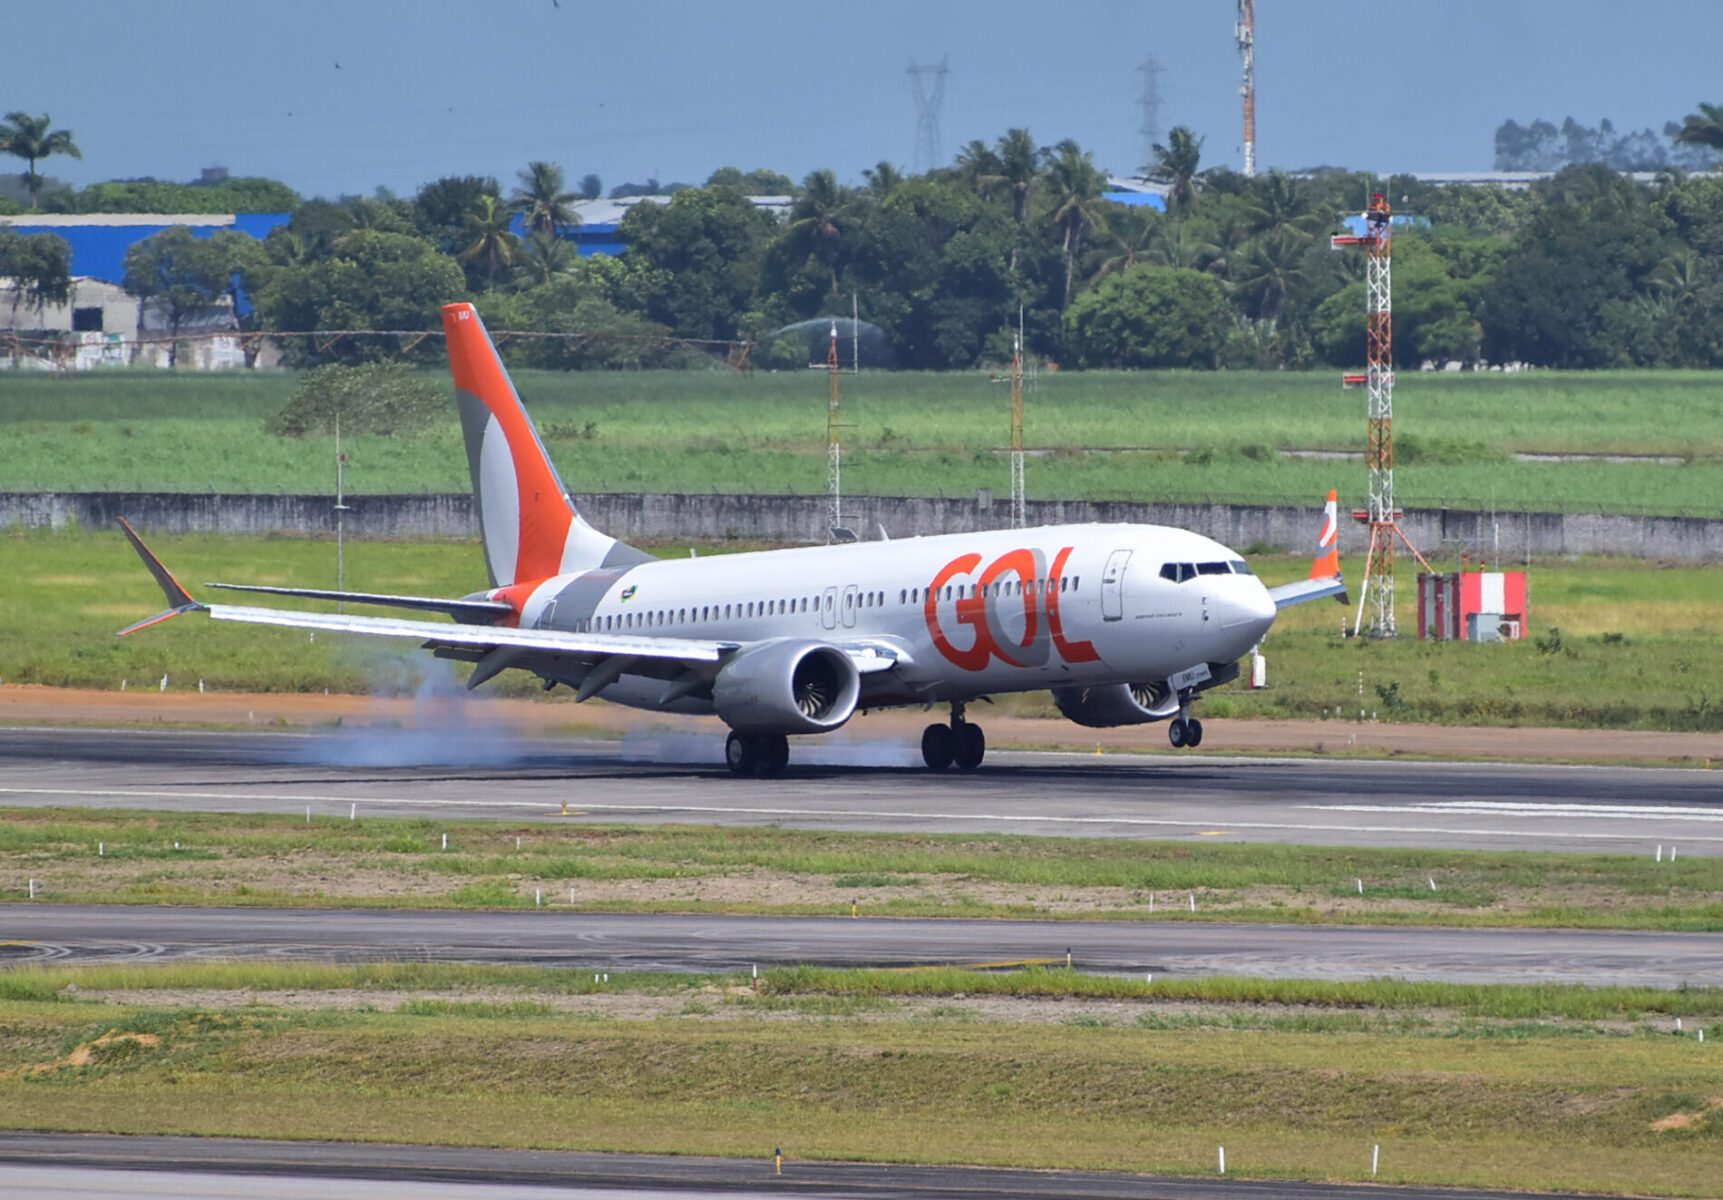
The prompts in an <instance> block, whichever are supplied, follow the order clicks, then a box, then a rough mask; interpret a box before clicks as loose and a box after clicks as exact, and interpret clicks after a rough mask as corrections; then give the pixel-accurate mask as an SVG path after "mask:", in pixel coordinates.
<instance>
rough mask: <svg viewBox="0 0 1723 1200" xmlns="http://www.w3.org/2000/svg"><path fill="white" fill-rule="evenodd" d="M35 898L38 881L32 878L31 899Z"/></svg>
mask: <svg viewBox="0 0 1723 1200" xmlns="http://www.w3.org/2000/svg"><path fill="white" fill-rule="evenodd" d="M35 898H36V881H35V880H34V879H32V880H31V881H30V899H32V900H34V899H35Z"/></svg>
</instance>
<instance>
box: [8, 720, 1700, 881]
mask: <svg viewBox="0 0 1723 1200" xmlns="http://www.w3.org/2000/svg"><path fill="white" fill-rule="evenodd" d="M719 752H720V751H719V742H718V740H717V739H716V738H712V737H710V736H708V735H695V734H688V735H675V734H665V735H661V736H641V737H634V738H630V739H625V740H624V741H623V742H622V743H621V744H620V745H619V744H618V743H616V742H596V741H595V742H579V741H542V740H534V741H526V740H520V739H511V738H507V737H504V736H500V735H499V736H496V737H487V736H479V735H476V734H475V733H474V732H473V731H471V730H448V731H442V732H437V731H431V732H425V731H416V732H389V731H383V732H375V733H367V734H364V735H346V734H325V735H307V734H284V733H234V734H228V733H186V732H177V731H176V732H148V731H145V732H140V731H132V730H126V731H92V730H83V729H76V730H39V729H6V730H0V805H20V804H30V805H77V806H98V807H119V806H123V807H137V808H150V809H166V810H198V811H216V812H262V811H274V812H299V811H303V810H304V809H306V808H308V807H309V808H310V809H311V811H312V813H313V815H319V814H320V815H325V816H335V815H339V816H347V815H350V814H351V813H354V812H358V813H362V814H364V815H371V816H381V815H393V816H421V817H425V816H429V817H443V818H461V819H470V818H498V819H506V820H511V821H520V820H538V819H542V820H553V819H554V820H573V821H588V822H609V823H614V822H634V823H661V822H682V823H697V824H719V825H785V826H794V827H797V828H810V829H821V828H824V829H851V830H875V831H895V832H926V833H931V832H952V833H973V832H1002V833H1020V834H1036V835H1064V836H1084V837H1123V838H1157V839H1194V838H1226V839H1230V840H1235V841H1254V842H1302V843H1307V844H1319V845H1346V846H1402V847H1429V848H1443V849H1496V850H1502V849H1528V850H1529V849H1536V850H1565V851H1579V852H1613V853H1635V854H1637V853H1645V854H1651V853H1654V847H1655V846H1657V845H1664V846H1679V848H1680V852H1681V853H1683V854H1719V853H1723V774H1719V773H1715V772H1710V771H1701V770H1675V769H1657V768H1632V767H1556V766H1546V765H1538V766H1523V765H1504V764H1464V763H1461V764H1449V763H1410V762H1363V761H1351V760H1340V761H1329V760H1314V759H1312V760H1303V759H1245V758H1234V759H1225V758H1212V757H1211V758H1205V757H1198V756H1191V757H1177V758H1175V757H1170V756H1156V757H1147V756H1143V757H1138V756H1127V755H1107V756H1093V755H1074V754H1037V753H1024V752H1012V753H999V754H993V755H990V756H989V758H988V760H987V763H986V765H985V766H984V767H983V768H982V769H981V770H980V771H978V772H976V773H974V774H972V775H971V774H962V773H957V772H951V773H946V774H941V775H933V774H931V773H929V772H927V771H924V770H921V769H919V768H916V767H913V766H911V765H909V764H910V760H911V757H912V751H911V750H910V749H909V748H907V747H905V746H901V745H897V744H895V743H876V742H866V741H861V740H846V739H845V738H844V736H843V735H839V736H838V737H837V738H836V739H834V740H831V741H825V742H807V743H803V742H801V741H800V740H798V743H797V746H796V750H795V759H794V760H793V765H792V767H791V769H790V771H789V773H788V774H786V775H785V776H784V777H782V778H778V779H770V780H762V779H735V778H732V777H731V776H730V775H729V774H728V773H727V772H726V771H724V769H723V768H722V767H720V766H718V765H717V763H718V761H719ZM565 806H566V808H567V810H568V811H567V812H566V813H565V812H564V808H565Z"/></svg>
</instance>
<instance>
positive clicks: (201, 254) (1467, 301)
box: [0, 105, 1723, 369]
mask: <svg viewBox="0 0 1723 1200" xmlns="http://www.w3.org/2000/svg"><path fill="white" fill-rule="evenodd" d="M18 115H19V114H13V115H12V118H9V120H11V119H13V118H16V117H17V116H18ZM41 121H42V122H43V129H41V130H38V131H37V132H38V133H42V132H45V131H46V118H42V119H41ZM1676 137H1677V140H1678V141H1679V142H1680V143H1681V144H1682V145H1686V146H1691V147H1695V148H1709V149H1713V150H1714V149H1718V148H1723V108H1719V107H1717V106H1711V105H1701V106H1700V112H1699V113H1697V114H1695V115H1693V116H1690V117H1689V118H1687V121H1686V123H1685V124H1684V125H1683V126H1682V128H1681V129H1680V130H1679V131H1678V133H1677V135H1676ZM68 140H69V139H68ZM31 170H32V172H33V171H34V161H33V160H32V165H31ZM1148 170H1149V174H1150V176H1151V178H1154V179H1156V180H1158V181H1159V182H1160V183H1161V184H1163V185H1164V188H1165V192H1166V199H1167V208H1166V211H1165V212H1160V211H1156V210H1155V209H1153V208H1150V207H1146V206H1128V205H1123V204H1118V203H1114V202H1112V201H1109V200H1107V199H1106V198H1105V197H1104V195H1103V193H1104V192H1105V191H1106V190H1107V181H1106V178H1105V176H1104V174H1103V172H1101V171H1100V170H1099V168H1098V167H1097V166H1096V165H1095V163H1094V160H1093V156H1092V154H1091V153H1090V152H1089V151H1087V150H1085V149H1083V148H1082V147H1081V146H1080V145H1078V144H1077V143H1076V142H1073V141H1069V140H1066V141H1062V142H1058V143H1055V144H1052V145H1043V144H1040V143H1038V142H1037V141H1036V139H1035V138H1034V137H1033V136H1032V135H1031V134H1030V133H1029V131H1027V130H1024V129H1012V130H1008V131H1007V132H1006V133H1004V134H1003V135H1001V136H1000V137H998V138H997V139H994V140H993V141H991V142H986V141H974V142H971V143H969V144H968V145H966V146H964V147H963V148H962V150H961V151H960V152H959V153H958V154H957V156H956V158H955V159H954V161H953V162H952V163H951V164H949V165H948V166H946V167H943V168H940V169H937V170H933V171H929V172H927V173H926V174H923V175H915V176H911V175H907V174H905V173H904V172H902V171H901V170H900V169H898V168H897V167H895V166H893V165H892V164H890V163H885V162H882V163H878V164H876V165H875V166H873V167H871V168H868V169H867V170H865V171H863V172H862V173H861V181H860V182H859V183H857V184H854V185H849V184H845V183H843V182H841V181H840V180H839V179H838V177H837V176H836V174H835V173H834V172H832V171H830V170H819V171H814V172H812V173H810V174H809V175H807V176H806V177H805V178H804V179H803V180H802V181H801V183H800V184H799V185H791V184H790V181H789V180H787V179H785V178H784V177H783V176H781V175H776V174H775V173H773V172H770V171H752V172H744V171H742V170H740V169H737V168H728V167H727V168H724V169H722V170H720V171H718V172H715V173H714V174H713V176H712V177H711V178H710V179H708V181H707V182H706V183H705V184H704V185H702V186H698V187H679V188H678V189H676V191H675V192H674V194H673V195H671V196H670V197H669V198H668V200H667V201H666V202H663V203H640V204H636V205H633V206H632V207H630V208H629V209H628V211H627V213H626V215H625V216H624V217H623V219H622V221H621V224H620V228H619V230H618V234H619V237H620V240H621V241H622V242H623V243H625V245H626V247H627V251H626V253H624V254H621V255H616V256H594V257H586V258H582V257H579V256H578V255H577V253H576V251H575V248H574V246H573V245H572V244H571V243H570V242H569V241H568V240H566V239H565V237H563V236H560V235H563V234H566V233H568V231H569V230H570V229H571V228H572V227H574V226H575V225H576V224H577V223H578V218H577V216H576V209H575V207H574V206H575V202H576V200H577V199H579V198H581V197H582V196H585V195H589V194H590V193H592V192H594V191H596V190H598V181H597V179H596V177H590V176H589V177H588V179H587V180H585V181H583V183H582V186H581V187H579V188H577V189H570V188H568V187H567V186H566V185H565V175H564V172H563V171H562V169H561V168H560V167H558V166H557V165H555V164H552V163H548V162H534V163H531V164H528V166H527V167H526V168H525V169H523V170H522V171H521V172H520V173H519V175H518V177H517V179H516V180H515V182H514V184H513V186H511V187H510V188H509V189H507V191H506V192H505V190H504V188H502V187H501V186H500V185H499V183H498V181H497V180H495V179H493V178H489V177H484V176H450V177H445V178H442V179H438V180H435V181H433V182H431V183H429V184H426V185H425V186H424V187H422V188H420V189H419V190H418V191H417V193H415V194H414V195H413V196H412V197H396V196H393V195H390V194H388V193H386V192H379V193H378V194H376V195H374V196H370V197H350V198H346V199H342V200H337V201H328V200H298V199H297V198H295V203H294V204H293V205H292V207H291V212H292V217H291V220H290V221H289V222H288V223H287V224H286V225H285V226H283V227H281V228H279V229H276V230H275V231H274V232H273V233H271V234H270V236H269V237H268V238H267V239H266V240H265V241H263V242H261V243H259V242H255V241H252V240H251V239H249V238H245V237H243V236H242V235H237V234H234V235H220V236H217V237H215V238H210V239H196V238H194V237H192V236H191V235H190V234H189V233H188V232H186V231H185V230H171V229H170V230H168V231H165V232H163V233H161V234H158V235H157V236H156V237H153V238H151V239H148V240H147V241H145V242H142V243H140V244H138V245H137V246H135V247H134V248H133V251H132V253H131V256H129V257H128V259H127V263H126V268H127V269H126V280H125V284H126V286H127V288H128V289H130V290H132V291H133V293H134V294H136V295H138V296H140V297H142V298H145V299H150V300H153V301H154V303H155V304H156V305H157V307H158V309H159V310H161V311H164V312H165V313H167V314H168V317H169V320H170V321H172V322H175V323H176V324H177V321H178V319H179V317H177V316H175V315H174V314H176V313H178V314H188V313H190V312H192V311H194V310H195V309H196V308H197V307H198V306H199V305H205V306H207V305H208V304H210V303H212V302H214V301H215V300H216V299H218V298H219V297H220V296H222V295H223V294H230V293H234V292H235V291H236V289H238V288H241V287H242V288H243V289H244V291H245V292H246V293H248V294H249V296H250V297H251V299H252V301H253V303H254V308H253V310H252V315H251V316H250V317H249V318H248V320H249V321H250V322H251V324H252V327H253V328H256V329H259V330H263V331H280V332H294V331H309V330H324V331H327V330H342V329H372V330H407V331H413V330H425V329H435V328H437V327H438V323H437V309H438V307H439V306H440V305H442V304H445V303H448V302H449V301H451V300H455V299H463V298H471V299H473V300H474V301H475V302H476V303H477V305H478V306H479V309H480V311H481V313H482V314H483V315H484V317H485V319H486V320H487V322H488V323H490V324H491V325H492V326H493V327H495V328H507V329H519V330H532V331H540V332H545V333H553V334H563V335H566V337H565V338H562V339H535V340H530V341H527V340H521V341H516V342H513V343H511V344H510V345H509V346H508V347H507V349H506V353H508V354H509V355H510V356H511V358H512V359H514V360H515V361H518V362H522V363H526V364H529V365H539V366H546V367H558V368H579V367H638V366H666V365H696V364H705V363H708V362H710V360H711V356H712V355H713V354H714V353H718V352H720V351H721V348H722V347H724V346H725V345H728V344H735V343H743V342H747V343H752V344H753V345H754V346H755V347H756V350H755V354H756V358H757V361H758V362H760V363H761V364H762V365H765V366H777V365H782V366H792V365H796V366H799V365H802V364H803V363H805V362H806V355H807V347H806V343H805V342H801V341H798V340H796V339H794V338H778V339H776V340H774V339H773V337H772V335H773V333H774V332H775V331H778V330H782V329H784V328H785V327H788V326H793V325H795V324H796V323H797V322H801V321H807V320H810V319H814V318H820V317H824V316H828V315H836V314H842V315H847V314H848V313H849V312H850V311H851V304H852V298H853V302H854V303H855V304H856V305H857V307H858V308H859V313H860V316H861V318H862V319H863V320H864V321H867V322H870V323H872V324H873V325H876V326H878V328H879V330H880V336H881V338H882V339H883V341H884V343H885V345H886V346H887V347H888V348H889V350H890V352H891V353H892V355H893V357H894V358H895V361H896V362H897V363H898V364H899V365H903V366H908V367H916V368H924V369H951V368H968V367H973V366H975V365H977V364H984V363H998V362H1002V361H1005V360H1007V359H1008V358H1009V357H1010V354H1011V346H1012V339H1013V337H1014V335H1015V331H1016V329H1017V326H1018V322H1019V320H1021V322H1022V326H1023V329H1024V335H1025V342H1026V348H1027V349H1028V351H1029V352H1030V353H1032V354H1035V355H1039V356H1042V357H1044V358H1047V359H1050V360H1052V361H1054V362H1057V363H1058V364H1060V365H1062V366H1067V367H1078V368H1081V367H1184V368H1205V369H1207V368H1224V367H1249V368H1259V369H1260V368H1267V369H1272V368H1302V367H1310V366H1316V365H1320V364H1330V365H1336V366H1346V365H1353V364H1356V363H1358V362H1360V361H1361V360H1362V358H1363V356H1364V294H1363V287H1364V285H1363V278H1362V276H1363V262H1362V257H1361V256H1360V255H1358V254H1356V253H1342V252H1335V251H1333V250H1331V249H1330V247H1329V243H1328V237H1329V235H1330V234H1331V233H1333V232H1337V231H1338V230H1339V228H1340V226H1339V223H1338V222H1339V219H1340V217H1341V216H1342V215H1344V214H1355V213H1357V212H1358V211H1359V210H1360V209H1361V208H1363V206H1364V205H1365V203H1366V202H1367V200H1368V198H1369V196H1370V195H1371V194H1372V193H1373V192H1377V191H1381V192H1383V193H1384V194H1386V195H1387V196H1388V198H1389V199H1390V200H1391V202H1392V203H1393V205H1394V208H1395V211H1396V213H1398V214H1404V215H1408V216H1410V217H1412V218H1414V222H1413V223H1411V224H1407V225H1402V226H1396V227H1395V234H1394V239H1395V240H1394V254H1395V349H1396V355H1397V357H1398V358H1399V360H1400V362H1401V364H1402V365H1403V366H1409V367H1410V366H1416V365H1417V364H1419V363H1421V362H1426V361H1433V362H1436V363H1443V364H1446V363H1458V364H1460V365H1462V366H1477V365H1480V364H1483V363H1486V362H1489V363H1505V362H1523V363H1530V364H1535V365H1539V366H1551V367H1566V368H1599V367H1613V366H1652V367H1674V366H1692V367H1714V366H1718V365H1723V321H1720V320H1719V318H1720V317H1723V276H1720V275H1719V269H1718V266H1719V263H1720V262H1723V179H1715V178H1711V177H1709V176H1694V175H1689V174H1687V173H1685V172H1683V171H1681V170H1679V169H1669V170H1666V171H1664V172H1662V173H1661V174H1659V175H1658V177H1657V178H1656V180H1655V181H1654V182H1653V183H1651V184H1650V185H1644V186H1641V185H1636V184H1635V183H1633V182H1632V181H1631V180H1628V179H1626V178H1624V177H1623V176H1621V175H1620V174H1618V173H1617V172H1616V171H1614V170H1612V169H1610V168H1609V167H1607V166H1605V165H1602V164H1597V163H1592V164H1584V165H1573V166H1569V167H1567V168H1565V169H1563V170H1562V171H1560V172H1559V173H1558V174H1556V175H1554V176H1552V177H1551V178H1549V179H1546V180H1543V181H1541V182H1539V183H1537V184H1536V185H1534V186H1533V187H1531V188H1529V189H1525V190H1509V189H1504V188H1500V187H1486V186H1460V185H1449V186H1441V187H1436V186H1430V185H1427V184H1423V183H1420V182H1419V181H1417V180H1415V179H1413V178H1411V177H1409V176H1392V177H1389V178H1387V179H1386V180H1384V179H1382V178H1381V177H1377V176H1370V175H1367V174H1364V173H1359V172H1349V171H1342V170H1323V171H1317V172H1311V173H1306V174H1300V175H1290V174H1286V173H1283V172H1278V171H1271V172H1269V173H1267V174H1265V175H1262V176H1259V177H1257V178H1255V179H1246V178H1244V177H1243V176H1242V175H1239V174H1237V173H1235V172H1232V171H1229V170H1226V169H1224V168H1212V167H1211V168H1207V169H1205V168H1204V166H1203V162H1202V141H1201V139H1199V138H1197V137H1196V136H1195V135H1194V134H1193V133H1192V132H1191V131H1190V130H1188V129H1186V128H1183V127H1180V128H1176V129H1174V130H1172V131H1171V133H1170V134H1169V136H1168V139H1167V142H1166V143H1165V144H1164V145H1161V146H1157V147H1156V148H1155V161H1154V162H1153V163H1151V164H1149V168H1148ZM181 186H183V185H181ZM759 194H789V195H791V196H792V197H793V199H792V201H791V205H790V208H789V211H788V213H787V215H785V216H783V217H782V218H781V219H780V217H779V216H777V215H774V214H773V213H772V212H770V211H767V210H765V209H762V208H761V207H759V206H757V205H756V204H754V203H753V202H752V201H751V199H750V196H753V195H759ZM516 217H519V218H520V219H521V222H522V226H523V227H524V234H523V235H518V236H517V234H516V232H515V231H514V226H513V220H514V218H516ZM34 240H36V239H30V238H21V237H19V236H17V235H13V234H6V233H3V232H0V275H5V274H14V275H22V276H23V277H25V278H30V279H33V280H34V282H33V283H32V285H31V287H32V290H31V292H30V295H31V296H32V297H36V298H38V299H39V298H42V297H47V298H49V299H51V298H53V297H54V295H55V287H54V284H53V281H52V280H51V279H44V272H45V271H47V272H48V273H50V274H51V267H52V261H51V260H52V259H53V254H52V253H51V252H47V253H45V252H44V251H43V250H42V249H41V248H40V247H34V248H31V249H30V250H29V251H28V252H26V251H25V250H24V249H23V248H22V246H23V244H24V243H28V242H32V241H34ZM55 240H56V241H57V240H58V239H55ZM62 245H63V243H62ZM8 263H12V264H13V265H14V266H17V267H19V268H20V270H17V271H15V270H11V269H9V268H8V265H7V264H8ZM44 264H46V266H45V265H44ZM31 272H34V275H32V274H31ZM414 341H415V340H414V339H401V340H399V341H394V342H392V341H390V340H389V339H378V338H353V339H341V340H337V341H334V342H332V343H331V342H329V341H328V340H327V339H322V340H318V341H317V342H316V343H315V344H314V343H313V341H312V340H311V339H300V338H295V339H288V340H286V342H285V345H286V347H287V351H288V353H289V356H290V359H291V361H293V362H294V363H295V364H302V365H310V364H314V363H317V362H324V361H341V362H357V361H364V360H368V359H376V358H381V357H397V356H402V355H417V356H424V355H429V354H434V353H436V350H435V349H434V348H432V347H431V345H430V344H428V343H418V344H416V345H414V344H411V343H413V342H414Z"/></svg>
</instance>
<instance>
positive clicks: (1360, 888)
mask: <svg viewBox="0 0 1723 1200" xmlns="http://www.w3.org/2000/svg"><path fill="white" fill-rule="evenodd" d="M1357 883H1358V894H1359V895H1360V896H1362V895H1363V894H1364V881H1363V880H1362V879H1360V880H1358V881H1357Z"/></svg>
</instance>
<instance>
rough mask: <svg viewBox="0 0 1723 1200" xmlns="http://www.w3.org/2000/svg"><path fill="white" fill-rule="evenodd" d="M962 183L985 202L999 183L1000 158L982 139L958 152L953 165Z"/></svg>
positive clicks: (968, 144) (970, 143)
mask: <svg viewBox="0 0 1723 1200" xmlns="http://www.w3.org/2000/svg"><path fill="white" fill-rule="evenodd" d="M953 169H954V170H955V171H956V173H957V178H958V180H959V181H960V182H962V183H964V184H966V185H967V186H968V187H969V188H970V189H971V190H973V191H974V192H975V194H976V195H977V196H980V197H981V198H982V199H983V200H985V199H987V197H988V196H989V195H990V194H991V193H992V191H993V188H994V187H995V185H997V184H998V182H999V178H1000V176H999V156H998V155H997V154H995V153H993V150H992V148H991V147H990V146H988V144H987V143H986V142H984V141H982V140H981V139H980V138H976V139H974V140H973V141H971V142H969V143H967V144H966V145H965V146H964V147H963V149H961V150H959V151H958V152H957V161H956V162H955V163H954V164H953Z"/></svg>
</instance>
